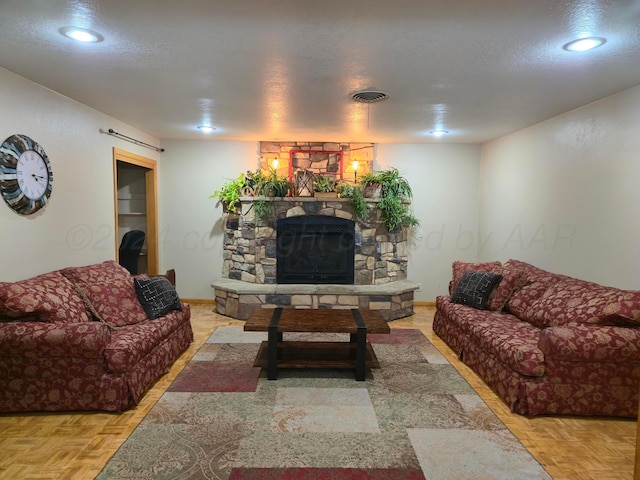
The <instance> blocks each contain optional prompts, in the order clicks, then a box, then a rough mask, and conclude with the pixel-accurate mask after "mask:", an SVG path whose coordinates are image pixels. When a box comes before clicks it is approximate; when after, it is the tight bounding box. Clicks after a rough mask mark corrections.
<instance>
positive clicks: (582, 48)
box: [562, 37, 607, 52]
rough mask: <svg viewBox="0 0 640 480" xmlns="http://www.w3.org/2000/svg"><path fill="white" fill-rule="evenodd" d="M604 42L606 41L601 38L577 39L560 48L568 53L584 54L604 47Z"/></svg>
mask: <svg viewBox="0 0 640 480" xmlns="http://www.w3.org/2000/svg"><path fill="white" fill-rule="evenodd" d="M606 41H607V39H606V38H602V37H587V38H578V39H577V40H573V41H572V42H569V43H565V44H564V45H563V46H562V48H563V49H564V50H567V51H569V52H586V51H587V50H593V49H594V48H597V47H600V46H602V45H604V44H605V42H606Z"/></svg>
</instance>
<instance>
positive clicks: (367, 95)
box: [351, 90, 389, 103]
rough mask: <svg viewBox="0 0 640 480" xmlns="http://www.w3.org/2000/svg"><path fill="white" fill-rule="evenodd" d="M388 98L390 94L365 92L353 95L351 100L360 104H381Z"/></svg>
mask: <svg viewBox="0 0 640 480" xmlns="http://www.w3.org/2000/svg"><path fill="white" fill-rule="evenodd" d="M387 98H389V94H388V93H384V92H377V91H375V90H363V91H361V92H356V93H354V94H353V95H351V99H352V100H353V101H354V102H360V103H375V102H381V101H383V100H386V99H387Z"/></svg>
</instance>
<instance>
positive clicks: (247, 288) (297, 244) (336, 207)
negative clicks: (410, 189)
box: [212, 197, 419, 320]
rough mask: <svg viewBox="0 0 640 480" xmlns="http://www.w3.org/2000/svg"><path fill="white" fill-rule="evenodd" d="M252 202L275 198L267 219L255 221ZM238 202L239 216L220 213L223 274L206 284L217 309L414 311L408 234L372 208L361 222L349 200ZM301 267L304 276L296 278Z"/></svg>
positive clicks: (237, 312) (237, 313)
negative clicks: (366, 220)
mask: <svg viewBox="0 0 640 480" xmlns="http://www.w3.org/2000/svg"><path fill="white" fill-rule="evenodd" d="M258 200H260V201H268V202H272V203H273V207H274V208H273V212H274V213H273V215H272V218H270V220H268V221H266V222H265V221H262V220H259V219H256V216H255V209H254V205H253V204H254V202H256V201H258ZM241 203H242V214H240V215H238V216H237V217H233V216H228V215H227V216H226V217H225V222H224V248H223V257H224V264H223V272H222V277H223V278H221V279H219V280H218V281H216V282H215V283H214V284H213V285H212V286H213V288H214V290H215V298H216V310H217V312H218V313H221V314H223V315H227V316H230V317H233V318H239V319H247V318H248V317H249V316H250V315H251V312H253V310H254V309H255V308H262V307H272V308H273V307H287V308H369V309H373V310H379V311H380V312H381V314H382V315H383V317H384V318H385V319H386V320H393V319H396V318H402V317H406V316H408V315H412V314H413V294H414V291H415V290H417V289H418V288H419V285H417V284H415V283H413V282H410V281H407V280H406V278H407V264H408V256H407V232H406V231H404V230H401V231H398V232H389V231H388V230H387V229H386V227H385V226H384V224H383V222H382V220H381V218H380V214H379V212H378V211H377V209H375V208H374V211H375V215H373V218H372V219H371V220H370V222H369V223H366V224H365V223H362V222H359V221H355V220H354V218H353V214H352V211H351V206H350V201H349V200H348V199H341V198H331V199H320V198H315V197H286V198H265V197H243V198H242V199H241ZM346 226H348V228H346V229H345V227H346ZM283 229H284V231H283ZM291 230H293V232H292V231H291ZM337 232H339V233H337ZM278 247H280V248H281V250H282V249H283V248H284V250H282V251H281V252H280V254H279V253H278ZM328 250H332V252H331V253H336V255H335V256H333V257H331V258H330V257H329V256H327V251H328ZM336 251H337V252H336ZM351 251H352V252H353V254H351ZM347 255H348V256H349V259H348V260H347ZM329 267H331V268H329ZM335 267H339V268H335ZM305 268H306V269H308V270H309V271H310V273H309V272H307V274H309V275H310V278H307V279H306V280H302V278H303V277H302V276H301V275H300V270H303V269H305ZM287 269H288V270H289V272H288V274H287V275H288V276H285V277H284V278H282V277H281V274H282V272H283V271H286V270H287ZM291 270H292V271H293V272H292V271H291ZM337 270H340V271H341V272H342V273H339V274H336V272H337ZM279 273H280V275H279ZM305 275H306V274H305ZM345 276H346V277H347V278H346V279H345V278H338V277H345Z"/></svg>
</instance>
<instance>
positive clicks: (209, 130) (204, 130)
mask: <svg viewBox="0 0 640 480" xmlns="http://www.w3.org/2000/svg"><path fill="white" fill-rule="evenodd" d="M198 128H199V129H200V131H201V132H202V133H212V132H214V131H215V128H213V127H212V126H210V125H200V126H199V127H198Z"/></svg>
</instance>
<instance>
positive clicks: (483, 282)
mask: <svg viewBox="0 0 640 480" xmlns="http://www.w3.org/2000/svg"><path fill="white" fill-rule="evenodd" d="M500 280H502V276H501V275H497V274H495V273H489V272H478V271H476V270H467V271H466V272H465V273H464V275H463V276H462V278H461V279H460V281H459V282H458V284H457V285H456V288H455V289H454V290H453V295H451V301H452V302H453V303H461V304H463V305H468V306H470V307H473V308H477V309H479V310H485V309H486V308H487V302H488V301H489V295H491V292H492V291H493V289H494V288H495V286H496V285H497V284H498V283H499V282H500Z"/></svg>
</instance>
